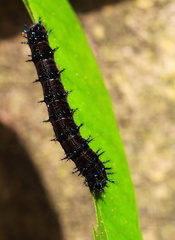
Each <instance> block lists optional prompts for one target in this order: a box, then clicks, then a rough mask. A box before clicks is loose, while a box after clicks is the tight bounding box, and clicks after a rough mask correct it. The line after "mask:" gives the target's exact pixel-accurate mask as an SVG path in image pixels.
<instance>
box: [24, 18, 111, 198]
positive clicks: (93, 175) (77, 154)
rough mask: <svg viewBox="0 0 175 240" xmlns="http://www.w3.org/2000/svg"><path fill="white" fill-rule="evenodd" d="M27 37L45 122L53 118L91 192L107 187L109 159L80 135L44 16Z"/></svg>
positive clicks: (57, 137) (57, 133)
mask: <svg viewBox="0 0 175 240" xmlns="http://www.w3.org/2000/svg"><path fill="white" fill-rule="evenodd" d="M24 33H25V37H26V39H27V42H23V43H25V44H28V45H29V47H30V49H31V55H29V56H31V60H28V62H30V61H33V63H34V65H35V67H36V70H37V74H38V80H36V81H35V82H40V83H41V85H42V88H43V94H44V100H43V101H41V102H45V104H46V106H47V109H48V114H49V119H48V120H46V121H45V122H51V124H52V126H53V130H54V132H55V139H53V140H55V141H59V142H60V144H61V146H62V148H63V149H64V151H65V154H66V157H65V158H64V159H71V160H72V161H73V162H74V163H75V165H76V167H75V171H74V172H73V173H75V172H79V175H82V176H84V177H85V181H84V184H85V185H86V186H88V187H89V189H90V191H91V193H92V194H94V195H95V196H97V195H99V194H100V193H102V192H103V191H104V188H105V187H107V182H108V181H109V182H113V181H112V180H110V179H108V177H107V175H108V174H112V173H109V172H107V170H110V169H111V168H108V167H105V166H104V164H105V163H106V162H108V161H106V162H101V161H100V159H99V157H100V155H101V154H102V153H103V152H101V153H99V150H98V151H97V152H94V151H93V150H92V149H91V148H90V147H89V143H90V142H91V141H92V139H91V138H90V137H89V138H88V139H84V138H83V137H82V136H81V135H80V128H81V127H82V125H83V124H81V125H80V126H77V125H76V123H75V121H74V119H73V114H74V112H75V111H76V110H74V109H71V108H70V106H69V104H68V101H67V96H68V94H69V93H70V91H69V92H68V91H66V90H65V89H64V86H63V84H62V82H61V73H62V72H63V70H61V71H60V70H59V69H58V68H57V66H56V63H55V61H54V53H55V51H56V49H52V48H51V47H50V45H49V42H48V32H47V31H46V28H45V26H43V25H42V23H41V20H39V22H38V23H34V24H32V25H31V26H29V27H27V26H26V30H24Z"/></svg>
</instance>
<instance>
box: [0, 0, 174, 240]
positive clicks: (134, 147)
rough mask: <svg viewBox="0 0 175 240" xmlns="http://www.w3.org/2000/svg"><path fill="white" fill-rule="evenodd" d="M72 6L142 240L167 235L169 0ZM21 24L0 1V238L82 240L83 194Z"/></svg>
mask: <svg viewBox="0 0 175 240" xmlns="http://www.w3.org/2000/svg"><path fill="white" fill-rule="evenodd" d="M72 4H73V5H74V7H75V9H76V11H77V12H78V16H79V18H80V21H81V22H82V25H83V27H84V29H85V32H86V35H87V37H88V40H89V43H90V45H91V47H92V49H93V51H94V54H95V56H96V58H97V61H98V63H99V66H100V68H101V71H102V73H103V76H104V80H105V83H106V86H107V88H108V90H109V93H110V95H111V99H112V102H113V106H114V110H115V113H116V119H117V120H118V123H119V126H120V132H121V135H122V138H123V141H124V144H125V150H126V154H127V159H128V163H129V165H130V170H131V174H132V179H133V182H134V185H135V189H136V194H137V202H138V207H139V214H140V222H141V228H142V232H143V236H144V239H145V240H169V239H175V237H174V236H175V227H174V226H175V217H174V215H175V214H174V212H175V203H174V198H175V180H174V175H175V169H174V155H175V143H174V140H175V124H174V120H175V107H174V105H175V31H174V28H175V1H173V0H157V1H156V0H133V1H115V0H108V1H107V0H93V1H91V0H81V1H80V0H78V1H77V0H72ZM29 22H30V19H29V17H28V14H27V12H26V10H25V8H24V6H23V4H22V3H21V2H20V1H17V0H16V1H13V0H9V1H8V3H7V1H3V0H0V73H1V74H0V121H1V124H0V239H2V240H11V239H13V240H20V239H21V240H24V239H25V240H26V239H30V240H36V239H37V240H40V239H41V240H56V239H60V240H61V239H63V237H62V236H63V235H64V239H65V240H69V239H74V240H79V239H81V240H90V239H92V234H91V224H92V223H94V224H95V216H94V209H93V204H92V201H91V196H90V194H89V191H88V189H86V188H85V187H83V186H82V185H81V182H83V181H82V179H80V178H78V177H75V176H72V175H71V171H72V168H73V164H72V163H71V162H69V163H65V162H62V161H59V159H60V158H62V157H63V156H64V154H63V151H62V149H61V148H60V146H59V144H54V143H52V142H49V141H48V140H49V139H50V138H52V135H53V132H52V128H51V126H50V125H49V124H43V123H42V120H43V119H47V112H46V108H45V106H44V105H42V104H37V101H38V100H40V99H41V98H42V91H41V87H40V85H39V84H35V85H33V84H32V81H33V80H34V79H36V71H35V68H34V66H33V65H32V64H30V63H25V60H26V59H27V54H29V49H28V48H27V46H22V45H21V44H20V42H21V41H22V37H21V31H22V29H23V24H24V23H29ZM70 183H71V184H70ZM74 186H76V188H75V187H74Z"/></svg>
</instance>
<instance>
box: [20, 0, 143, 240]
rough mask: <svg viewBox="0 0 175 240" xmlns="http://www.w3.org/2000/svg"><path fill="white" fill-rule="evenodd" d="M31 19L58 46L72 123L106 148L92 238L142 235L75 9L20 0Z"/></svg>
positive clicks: (122, 239)
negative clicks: (105, 177) (105, 180)
mask: <svg viewBox="0 0 175 240" xmlns="http://www.w3.org/2000/svg"><path fill="white" fill-rule="evenodd" d="M23 2H24V4H25V5H26V8H27V9H28V12H29V14H30V16H31V18H32V20H33V21H34V22H38V19H39V17H41V19H42V22H43V24H44V25H45V26H46V27H47V30H53V31H52V33H51V34H50V36H49V42H50V44H51V46H52V48H55V47H57V46H58V47H59V50H58V51H57V52H56V53H55V60H56V62H57V65H58V66H59V69H62V68H66V71H65V72H64V73H63V74H62V81H63V83H64V86H65V88H66V89H67V90H73V92H72V93H71V94H70V95H69V99H68V101H69V103H70V106H71V108H77V107H78V111H77V112H76V114H75V118H74V119H75V121H76V123H77V124H78V125H79V124H80V123H82V122H83V123H85V125H84V127H83V128H82V130H81V134H82V136H83V137H84V138H87V137H88V136H89V135H92V137H94V138H95V140H94V141H93V142H92V144H91V147H92V149H93V150H95V151H96V150H97V149H99V148H101V149H102V150H104V151H105V154H103V155H102V157H101V160H102V161H105V160H108V159H110V160H111V161H110V163H107V164H106V166H107V167H108V166H109V167H112V172H114V173H115V174H114V175H109V178H110V179H112V180H114V181H115V184H113V183H110V182H109V184H108V185H109V187H108V188H106V189H105V190H106V191H105V193H104V194H103V195H102V198H100V199H98V200H97V199H94V203H95V208H96V214H97V222H98V229H97V232H96V231H95V230H94V237H95V239H96V240H116V239H118V240H139V239H142V237H141V233H140V228H139V223H138V213H137V207H136V202H135V195H134V189H133V185H132V181H131V178H130V174H129V170H128V165H127V162H126V158H125V154H124V150H123V143H122V141H121V138H120V135H119V131H118V128H117V126H116V120H115V117H114V113H113V110H112V105H111V101H110V98H109V95H108V93H107V91H106V89H105V86H104V83H103V80H102V76H101V74H100V71H99V68H98V66H97V63H96V61H95V59H94V57H93V54H92V52H91V50H90V48H89V45H88V43H87V40H86V38H85V36H84V33H83V30H82V28H81V26H80V24H79V22H78V20H77V17H76V15H75V13H74V12H73V10H72V8H71V7H70V5H69V3H68V2H67V1H66V0H57V1H56V0H49V1H41V0H28V1H27V0H23Z"/></svg>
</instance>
